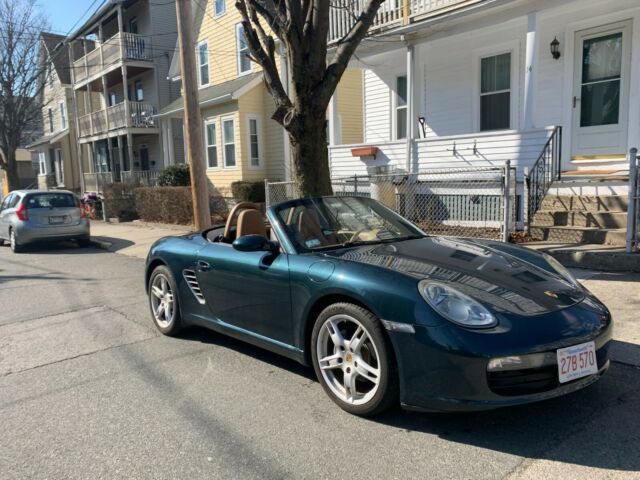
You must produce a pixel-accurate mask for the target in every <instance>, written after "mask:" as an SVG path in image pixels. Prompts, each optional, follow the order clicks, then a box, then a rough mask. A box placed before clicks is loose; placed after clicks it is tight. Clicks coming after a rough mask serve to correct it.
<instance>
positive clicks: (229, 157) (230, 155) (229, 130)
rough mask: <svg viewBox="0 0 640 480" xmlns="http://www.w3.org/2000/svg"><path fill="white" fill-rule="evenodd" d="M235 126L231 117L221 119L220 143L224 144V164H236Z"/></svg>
mask: <svg viewBox="0 0 640 480" xmlns="http://www.w3.org/2000/svg"><path fill="white" fill-rule="evenodd" d="M235 142H236V140H235V127H234V121H233V119H232V118H230V119H228V120H223V121H222V143H223V144H224V151H223V152H224V166H225V167H235V166H236V143H235Z"/></svg>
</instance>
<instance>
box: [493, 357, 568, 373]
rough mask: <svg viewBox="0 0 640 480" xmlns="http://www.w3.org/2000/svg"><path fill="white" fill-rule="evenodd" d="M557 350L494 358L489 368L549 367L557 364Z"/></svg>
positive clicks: (499, 369)
mask: <svg viewBox="0 0 640 480" xmlns="http://www.w3.org/2000/svg"><path fill="white" fill-rule="evenodd" d="M557 362H558V361H557V358H556V353H555V352H544V353H532V354H531V355H512V356H509V357H500V358H492V359H491V360H489V364H488V365H487V370H488V371H489V372H498V371H506V370H524V369H527V368H540V367H548V366H550V365H557Z"/></svg>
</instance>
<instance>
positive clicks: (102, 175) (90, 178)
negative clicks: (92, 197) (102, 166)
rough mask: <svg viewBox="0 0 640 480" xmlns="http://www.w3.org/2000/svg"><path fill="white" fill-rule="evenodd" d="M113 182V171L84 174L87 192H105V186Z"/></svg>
mask: <svg viewBox="0 0 640 480" xmlns="http://www.w3.org/2000/svg"><path fill="white" fill-rule="evenodd" d="M111 183H113V173H112V172H95V173H85V174H84V190H85V192H98V193H103V192H104V186H105V185H109V184H111Z"/></svg>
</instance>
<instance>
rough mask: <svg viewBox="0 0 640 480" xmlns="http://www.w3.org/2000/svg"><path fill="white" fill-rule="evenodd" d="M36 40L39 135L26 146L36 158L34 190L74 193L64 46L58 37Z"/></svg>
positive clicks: (74, 138) (76, 170)
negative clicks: (35, 186) (60, 189)
mask: <svg viewBox="0 0 640 480" xmlns="http://www.w3.org/2000/svg"><path fill="white" fill-rule="evenodd" d="M40 38H41V43H40V53H39V56H40V64H41V66H42V69H43V72H44V74H43V76H42V79H41V82H42V85H43V86H42V91H41V100H42V102H41V103H42V107H41V110H42V127H43V135H42V137H41V138H39V139H38V140H36V141H35V142H33V143H32V144H31V145H29V147H30V148H32V149H33V150H34V151H36V152H37V154H38V165H39V169H38V181H37V183H38V188H42V189H46V188H66V189H70V190H76V191H78V190H80V185H81V179H80V171H79V164H78V152H77V148H76V146H77V134H76V128H75V118H76V117H75V109H74V108H73V90H72V88H71V75H70V68H69V53H68V46H66V45H65V44H64V40H65V37H64V36H62V35H56V34H53V33H48V32H42V33H41V35H40Z"/></svg>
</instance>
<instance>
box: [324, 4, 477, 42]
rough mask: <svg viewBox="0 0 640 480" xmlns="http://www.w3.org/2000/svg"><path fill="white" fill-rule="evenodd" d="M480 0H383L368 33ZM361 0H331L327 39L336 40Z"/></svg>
mask: <svg viewBox="0 0 640 480" xmlns="http://www.w3.org/2000/svg"><path fill="white" fill-rule="evenodd" d="M479 1H482V0H387V1H385V2H383V3H382V5H380V9H379V10H378V13H377V14H376V17H375V19H374V21H373V24H372V25H371V28H370V29H369V33H370V34H376V33H379V32H381V31H383V30H386V29H390V28H393V27H397V26H400V25H405V24H408V23H411V22H412V21H416V20H419V19H420V18H422V17H426V16H433V15H437V14H439V13H442V12H444V11H446V10H450V9H452V8H455V7H456V6H458V5H459V6H462V5H463V4H469V3H475V2H479ZM364 3H365V0H334V2H333V6H332V8H331V11H330V19H329V21H330V25H329V39H328V40H329V43H330V44H331V43H335V42H338V41H339V40H340V39H341V38H343V37H344V36H345V35H346V34H347V33H348V32H349V30H350V28H351V26H352V25H353V24H354V22H355V18H357V16H358V15H359V14H360V12H361V11H362V8H363V6H364Z"/></svg>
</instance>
